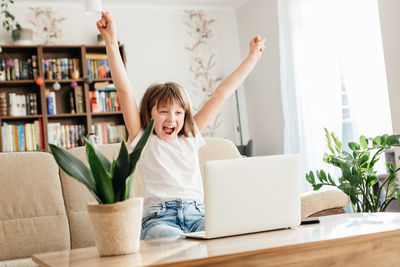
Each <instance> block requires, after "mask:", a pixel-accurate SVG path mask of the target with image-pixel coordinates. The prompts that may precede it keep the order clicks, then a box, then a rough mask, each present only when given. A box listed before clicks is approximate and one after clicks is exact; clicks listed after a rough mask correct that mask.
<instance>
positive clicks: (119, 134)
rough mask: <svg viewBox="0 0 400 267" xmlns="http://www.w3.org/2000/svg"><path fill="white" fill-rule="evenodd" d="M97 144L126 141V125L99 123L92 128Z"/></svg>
mask: <svg viewBox="0 0 400 267" xmlns="http://www.w3.org/2000/svg"><path fill="white" fill-rule="evenodd" d="M91 131H92V133H94V135H95V142H96V143H97V144H111V143H119V142H122V140H125V141H126V138H127V134H126V127H125V125H112V124H111V123H99V124H95V125H92V126H91Z"/></svg>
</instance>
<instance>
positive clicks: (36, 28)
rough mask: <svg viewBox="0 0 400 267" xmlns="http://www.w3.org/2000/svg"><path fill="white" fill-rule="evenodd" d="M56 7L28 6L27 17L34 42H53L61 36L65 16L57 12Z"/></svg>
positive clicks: (46, 43) (45, 43)
mask: <svg viewBox="0 0 400 267" xmlns="http://www.w3.org/2000/svg"><path fill="white" fill-rule="evenodd" d="M58 13H59V12H58V9H56V8H51V7H47V8H42V7H35V8H33V7H30V8H29V10H28V14H27V17H28V18H30V19H28V23H30V24H31V25H32V29H33V38H34V40H35V43H40V44H44V45H48V44H55V43H56V42H57V39H61V38H62V34H63V32H62V29H63V23H62V22H63V21H65V20H66V19H67V18H66V17H62V16H60V15H59V14H58Z"/></svg>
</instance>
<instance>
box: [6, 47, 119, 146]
mask: <svg viewBox="0 0 400 267" xmlns="http://www.w3.org/2000/svg"><path fill="white" fill-rule="evenodd" d="M2 49H3V52H2V53H0V75H1V71H4V72H5V69H4V67H5V66H4V62H7V60H10V59H11V60H15V59H18V60H19V61H15V62H13V63H15V64H14V66H17V65H18V64H19V66H20V69H21V63H20V62H25V61H26V60H28V61H29V60H32V61H33V60H34V59H37V74H36V75H34V74H32V75H30V76H29V77H24V78H26V79H21V77H19V78H20V79H19V80H0V97H1V93H3V95H6V96H7V101H8V100H9V99H8V97H9V94H10V93H11V94H15V95H25V96H26V95H30V94H31V95H32V94H36V101H34V102H36V106H35V108H36V111H37V112H36V114H33V115H18V114H14V115H10V114H9V113H10V112H9V108H10V107H9V106H8V107H7V114H6V115H5V114H4V112H3V114H2V113H0V126H3V125H11V126H14V125H21V124H25V125H26V124H32V125H33V124H35V123H36V124H39V126H37V125H35V126H36V127H39V128H35V129H34V128H33V127H34V126H32V130H33V131H37V130H38V129H39V131H40V134H39V135H41V141H40V144H39V145H38V146H36V147H35V148H34V149H32V148H31V149H29V150H35V151H38V150H39V151H48V144H49V142H50V143H52V142H51V141H52V140H53V139H52V136H50V135H51V134H50V133H49V131H50V130H51V129H52V126H54V125H61V126H62V127H65V128H66V129H67V127H68V129H70V130H71V129H75V128H73V127H71V128H70V126H69V125H83V128H84V130H83V129H80V128H79V130H83V132H82V135H84V136H86V135H87V134H88V133H89V132H92V131H93V129H94V128H96V129H97V126H96V127H93V125H101V124H104V125H106V124H108V125H123V124H124V122H123V117H122V112H121V111H118V110H110V111H107V112H103V111H104V110H102V112H93V111H92V106H91V98H90V96H91V94H92V93H89V92H90V91H95V90H97V89H95V88H94V85H95V84H96V83H100V82H109V83H112V78H111V77H110V76H109V75H107V76H105V77H104V75H98V74H96V76H103V78H101V77H96V76H95V75H91V79H88V75H89V73H88V72H89V71H90V70H91V68H90V66H88V65H87V63H88V64H92V63H91V62H90V61H89V60H87V58H88V57H89V58H90V56H91V55H96V54H97V55H105V54H106V48H105V46H99V45H90V46H84V45H64V46H59V45H57V46H40V45H39V46H17V45H9V46H2ZM119 49H120V53H121V56H122V59H123V61H124V63H125V64H126V56H125V51H124V46H123V45H120V47H119ZM32 56H34V57H32ZM69 59H74V60H73V62H72V60H70V61H69V62H68V60H69ZM2 62H3V66H2ZM60 62H61V63H60ZM103 62H104V61H103ZM64 63H65V64H67V65H62V64H64ZM68 63H69V64H68ZM52 64H54V66H56V67H55V70H59V69H58V68H59V65H58V64H60V65H61V66H62V67H64V66H65V67H66V71H65V73H64V71H63V70H62V74H60V75H59V72H58V71H57V75H55V74H54V73H53V75H52V73H51V72H50V73H49V70H50V69H52V68H51V67H49V66H52ZM55 64H57V65H55ZM68 66H69V67H68ZM71 66H73V70H72V69H71ZM68 68H70V69H68ZM22 69H24V65H22ZM53 70H54V69H53ZM75 70H78V71H79V75H78V74H77V72H75ZM29 71H32V68H30V69H29ZM71 71H72V72H74V73H75V74H74V76H73V77H70V76H72V75H71ZM21 73H22V72H21ZM64 74H65V76H64ZM21 75H22V74H20V76H21ZM61 75H62V76H61ZM32 76H36V77H41V78H42V79H43V80H44V82H43V84H41V85H38V84H36V79H35V77H32ZM7 78H10V79H11V77H7ZM7 78H6V79H7ZM3 79H4V78H3ZM90 80H91V81H90ZM56 82H58V83H59V85H60V89H59V90H54V88H53V85H54V83H56ZM72 82H76V84H75V86H76V85H77V86H79V87H80V88H82V91H81V92H82V98H81V99H82V100H83V103H80V109H81V110H82V109H83V112H82V111H81V112H79V111H78V109H77V107H76V105H77V103H76V102H75V111H74V112H73V113H71V105H70V104H69V99H70V96H71V95H69V94H71V93H70V91H71V90H74V88H73V87H72ZM49 92H54V95H55V107H56V114H48V113H49V112H48V102H47V101H48V100H47V97H48V93H49ZM107 94H110V93H107ZM108 96H109V95H108ZM113 97H115V101H117V100H116V95H113ZM0 100H1V98H0ZM75 100H76V99H75ZM26 101H27V103H26V105H28V102H29V100H26ZM113 101H114V98H113ZM10 102H12V101H11V100H10ZM0 103H1V102H0ZM108 103H110V102H108ZM113 103H114V102H113ZM7 104H8V103H7ZM82 104H83V105H82ZM117 106H118V105H117ZM50 108H51V107H50ZM113 108H114V107H113ZM28 113H29V112H27V113H26V114H28ZM36 121H39V122H40V123H37V122H36ZM11 126H9V127H11ZM29 127H30V126H28V128H29ZM104 127H105V126H104ZM14 128H18V127H15V126H14ZM116 128H117V127H116ZM0 129H1V131H0V152H5V151H4V146H3V144H4V142H10V140H9V139H10V138H9V137H8V135H7V138H8V140H7V141H6V140H4V139H5V137H4V134H3V127H2V128H0ZM7 129H8V128H7ZM68 129H67V130H65V133H64V134H65V135H67V134H69V133H71V134H73V135H74V136H75V133H74V132H71V131H69V130H68ZM25 130H26V128H25ZM76 130H78V126H76ZM4 131H5V130H4ZM10 131H13V130H12V129H11V128H10ZM14 131H15V130H14ZM29 131H31V129H29ZM118 131H119V132H118V134H121V131H122V129H120V128H119V129H118ZM29 133H30V132H29ZM34 133H36V132H34ZM103 133H104V132H103ZM24 134H26V133H24ZM124 135H125V136H126V130H125V129H124ZM114 137H115V136H114ZM13 138H19V137H13ZM65 138H66V139H68V138H67V137H65ZM72 138H73V137H72ZM103 138H104V137H103ZM106 139H107V137H106ZM113 139H114V140H116V139H115V138H113ZM71 140H72V139H71ZM16 142H18V141H16ZM74 142H75V141H74ZM109 143H112V140H111V139H109ZM8 144H9V143H8ZM77 145H78V144H77V143H74V146H77ZM39 146H40V147H39ZM70 147H72V141H71V146H70ZM67 148H69V147H67ZM25 150H27V149H25ZM22 151H23V149H22Z"/></svg>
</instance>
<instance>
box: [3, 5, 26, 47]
mask: <svg viewBox="0 0 400 267" xmlns="http://www.w3.org/2000/svg"><path fill="white" fill-rule="evenodd" d="M8 4H14V0H1V5H0V7H1V12H0V14H2V16H3V21H2V24H3V28H4V29H6V31H11V36H12V38H13V40H14V41H16V40H18V39H19V38H20V36H21V35H20V31H21V29H22V28H21V25H20V24H19V23H18V22H17V21H16V20H15V16H14V15H13V14H11V12H10V10H9V9H8Z"/></svg>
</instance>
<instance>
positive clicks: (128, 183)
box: [122, 172, 135, 200]
mask: <svg viewBox="0 0 400 267" xmlns="http://www.w3.org/2000/svg"><path fill="white" fill-rule="evenodd" d="M134 175H135V172H132V173H131V175H129V176H128V178H127V179H126V182H125V190H124V194H123V197H122V198H123V200H126V199H128V198H129V196H130V193H131V187H132V181H133V176H134Z"/></svg>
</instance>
